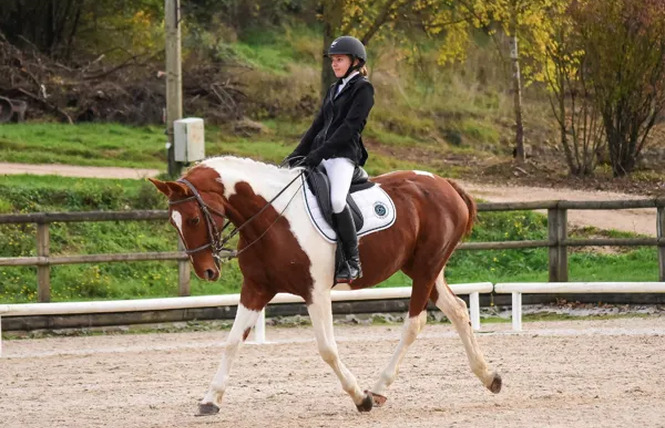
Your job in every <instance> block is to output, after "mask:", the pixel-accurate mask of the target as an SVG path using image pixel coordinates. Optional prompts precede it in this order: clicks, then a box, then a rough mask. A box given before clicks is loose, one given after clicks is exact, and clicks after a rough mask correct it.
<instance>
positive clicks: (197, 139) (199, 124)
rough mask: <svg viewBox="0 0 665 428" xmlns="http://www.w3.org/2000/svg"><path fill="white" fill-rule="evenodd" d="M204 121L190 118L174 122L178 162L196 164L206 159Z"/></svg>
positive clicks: (174, 141) (175, 149)
mask: <svg viewBox="0 0 665 428" xmlns="http://www.w3.org/2000/svg"><path fill="white" fill-rule="evenodd" d="M203 137H204V133H203V119H201V118H199V117H188V118H185V119H178V120H175V121H173V145H174V153H175V161H176V162H183V163H189V162H195V161H199V160H201V159H203V158H205V140H204V138H203Z"/></svg>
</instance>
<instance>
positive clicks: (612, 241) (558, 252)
mask: <svg viewBox="0 0 665 428" xmlns="http://www.w3.org/2000/svg"><path fill="white" fill-rule="evenodd" d="M630 208H655V209H656V231H657V236H656V238H594V239H569V238H568V236H567V230H568V227H567V212H568V210H616V209H630ZM526 210H547V212H548V215H547V218H548V239H546V240H529V241H500V242H466V243H463V244H462V245H461V246H460V247H459V248H460V249H462V250H505V249H522V248H549V281H550V282H566V281H568V255H567V247H583V246H606V245H612V246H656V247H657V248H658V266H659V280H660V281H665V199H639V200H627V201H535V202H506V203H482V204H478V211H482V212H487V211H526ZM167 219H168V214H167V211H155V210H153V211H90V212H74V213H34V214H6V215H0V224H30V223H32V224H36V225H37V256H36V257H0V266H37V285H38V293H37V297H38V301H39V302H49V301H50V296H51V286H50V266H51V265H59V264H76V263H98V262H127V261H147V260H177V261H178V272H179V275H178V277H179V280H178V294H179V295H180V296H188V295H189V294H190V274H191V273H190V265H189V259H188V257H187V255H186V254H185V253H184V252H183V251H174V252H143V253H115V254H90V255H74V256H50V250H49V247H50V244H49V242H50V239H49V225H50V224H51V223H53V222H87V221H136V220H162V221H163V220H167ZM179 249H181V250H182V245H181V244H179Z"/></svg>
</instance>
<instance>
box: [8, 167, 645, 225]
mask: <svg viewBox="0 0 665 428" xmlns="http://www.w3.org/2000/svg"><path fill="white" fill-rule="evenodd" d="M159 172H160V171H158V170H155V169H133V168H108V167H89V166H73V165H59V164H53V165H30V164H12V163H0V174H26V173H27V174H38V175H47V174H55V175H63V176H69V177H96V178H134V179H136V178H145V177H154V176H156V175H157V174H159ZM460 184H462V185H463V186H464V188H465V189H467V190H469V192H470V193H471V194H472V195H473V196H475V197H477V198H482V199H484V200H486V201H488V202H517V201H538V200H558V199H567V200H594V201H601V200H626V199H638V198H641V197H642V196H641V195H635V194H623V193H613V192H592V191H586V190H585V191H582V190H574V189H555V188H542V187H512V186H493V185H484V184H478V183H473V182H467V181H460ZM568 220H569V222H570V224H572V225H576V226H586V225H589V226H595V227H598V228H600V229H616V230H620V231H624V232H634V233H639V234H643V235H649V236H656V210H655V209H634V210H633V209H631V210H614V211H595V210H594V211H582V210H576V211H569V212H568Z"/></svg>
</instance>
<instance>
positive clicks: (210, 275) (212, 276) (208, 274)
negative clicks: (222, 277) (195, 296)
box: [203, 269, 219, 281]
mask: <svg viewBox="0 0 665 428" xmlns="http://www.w3.org/2000/svg"><path fill="white" fill-rule="evenodd" d="M217 278H219V271H216V270H214V269H206V270H205V271H204V272H203V279H205V280H206V281H216V280H217Z"/></svg>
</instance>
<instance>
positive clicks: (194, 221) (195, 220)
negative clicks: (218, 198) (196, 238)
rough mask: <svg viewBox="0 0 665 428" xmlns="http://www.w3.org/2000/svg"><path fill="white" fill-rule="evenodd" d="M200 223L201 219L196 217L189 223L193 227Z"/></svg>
mask: <svg viewBox="0 0 665 428" xmlns="http://www.w3.org/2000/svg"><path fill="white" fill-rule="evenodd" d="M199 221H201V219H199V218H198V217H194V218H192V219H190V220H189V223H190V224H192V225H193V226H196V225H197V224H199Z"/></svg>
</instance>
